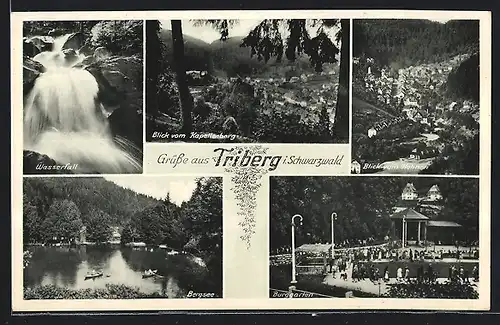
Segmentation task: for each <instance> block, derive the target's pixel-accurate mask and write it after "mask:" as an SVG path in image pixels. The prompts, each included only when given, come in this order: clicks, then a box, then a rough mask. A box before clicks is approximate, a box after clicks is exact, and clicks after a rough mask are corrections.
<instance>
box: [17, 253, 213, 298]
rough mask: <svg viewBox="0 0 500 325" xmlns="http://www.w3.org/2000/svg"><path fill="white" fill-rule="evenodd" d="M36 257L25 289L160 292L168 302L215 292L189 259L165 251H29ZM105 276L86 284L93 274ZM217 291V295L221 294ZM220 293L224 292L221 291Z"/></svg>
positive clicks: (26, 276)
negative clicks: (109, 287)
mask: <svg viewBox="0 0 500 325" xmlns="http://www.w3.org/2000/svg"><path fill="white" fill-rule="evenodd" d="M29 250H30V251H31V252H32V253H33V256H32V258H31V259H30V263H29V265H28V266H27V267H26V269H24V285H25V286H26V287H32V286H37V285H49V284H52V285H56V286H59V287H65V288H71V289H86V288H104V287H105V285H106V284H108V283H110V284H124V285H127V286H130V287H137V288H139V289H140V290H141V291H142V292H144V293H154V292H158V293H160V294H163V295H166V296H168V297H169V298H179V297H183V296H185V294H186V293H187V292H188V291H189V290H193V291H196V292H213V291H214V290H213V289H214V282H215V283H216V282H217V281H214V279H209V278H208V271H207V270H206V269H205V268H203V267H201V266H199V265H198V264H196V263H195V262H194V261H193V260H192V259H191V258H189V257H188V256H183V255H177V256H168V255H167V254H166V252H165V250H162V249H159V248H156V249H154V250H153V251H151V250H150V249H145V248H113V247H91V246H89V247H86V246H80V247H30V248H29ZM92 269H95V270H102V271H103V273H104V276H103V277H101V278H96V279H89V280H85V275H86V274H87V272H89V271H90V270H92ZM146 269H157V270H158V274H159V275H162V277H152V278H148V279H143V278H142V272H143V271H144V270H146ZM219 290H220V289H219ZM219 290H216V291H219ZM220 291H221V290H220Z"/></svg>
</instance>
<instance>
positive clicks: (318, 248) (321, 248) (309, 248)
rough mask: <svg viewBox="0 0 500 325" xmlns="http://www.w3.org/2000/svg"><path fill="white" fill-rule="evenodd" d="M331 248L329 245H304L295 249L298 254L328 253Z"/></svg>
mask: <svg viewBox="0 0 500 325" xmlns="http://www.w3.org/2000/svg"><path fill="white" fill-rule="evenodd" d="M330 248H332V245H331V244H304V245H302V246H300V247H298V248H297V251H298V252H311V253H322V252H328V251H329V250H330Z"/></svg>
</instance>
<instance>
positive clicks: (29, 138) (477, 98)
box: [11, 10, 491, 313]
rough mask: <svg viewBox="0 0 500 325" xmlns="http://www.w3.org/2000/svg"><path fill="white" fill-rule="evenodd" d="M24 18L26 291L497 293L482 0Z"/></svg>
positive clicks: (329, 299)
mask: <svg viewBox="0 0 500 325" xmlns="http://www.w3.org/2000/svg"><path fill="white" fill-rule="evenodd" d="M11 39H12V43H11V47H12V54H13V55H12V70H13V73H12V84H13V91H12V108H11V109H12V129H13V130H15V132H16V133H15V134H14V136H13V137H12V141H13V142H12V157H13V158H12V171H13V173H12V216H11V218H12V309H13V311H14V312H21V313H31V312H40V311H44V312H47V311H50V312H58V311H64V312H73V311H86V312H93V311H100V312H103V311H133V310H143V311H163V312H169V311H172V312H173V311H199V310H204V311H207V310H208V311H210V310H233V311H234V310H236V311H237V310H294V311H301V310H323V311H334V310H342V309H350V310H356V309H365V310H366V309H374V310H379V309H391V310H394V309H400V310H488V309H489V308H490V283H491V280H490V276H491V274H490V217H491V215H490V194H491V183H490V171H491V167H490V164H491V154H490V147H491V145H490V144H491V15H490V13H489V12H479V11H468V12H467V11H412V10H404V11H403V10H392V11H391V10H386V11H370V10H368V11H365V10H321V11H316V10H312V11H309V10H302V11H250V10H249V11H245V10H243V11H219V12H215V11H189V12H187V11H185V12H181V11H175V12H174V11H172V12H168V11H156V12H141V11H136V12H79V13H78V14H75V13H72V12H57V13H56V12H53V13H48V12H47V13H41V12H40V13H36V12H29V13H28V12H26V13H21V12H19V13H13V14H12V38H11ZM368 298H369V299H368Z"/></svg>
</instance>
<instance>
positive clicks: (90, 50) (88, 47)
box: [78, 42, 94, 57]
mask: <svg viewBox="0 0 500 325" xmlns="http://www.w3.org/2000/svg"><path fill="white" fill-rule="evenodd" d="M78 52H79V53H80V54H85V55H86V56H90V57H92V56H93V54H94V47H93V46H92V44H90V43H88V42H87V43H85V44H84V45H83V46H82V47H81V48H80V50H79V51H78Z"/></svg>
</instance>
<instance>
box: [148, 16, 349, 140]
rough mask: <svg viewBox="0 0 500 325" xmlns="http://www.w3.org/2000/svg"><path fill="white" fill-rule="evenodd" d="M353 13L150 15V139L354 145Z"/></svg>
mask: <svg viewBox="0 0 500 325" xmlns="http://www.w3.org/2000/svg"><path fill="white" fill-rule="evenodd" d="M349 42H350V20H349V19H336V18H332V19H265V17H262V19H222V20H213V19H202V20H200V19H193V20H148V21H146V49H147V51H146V52H147V54H146V55H147V58H146V78H147V81H146V105H145V110H146V120H147V121H146V141H148V142H203V143H207V142H211V143H218V142H231V143H234V142H236V143H243V142H244V143H256V142H258V143H348V142H349V118H350V113H349V76H350V45H349Z"/></svg>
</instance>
